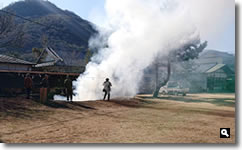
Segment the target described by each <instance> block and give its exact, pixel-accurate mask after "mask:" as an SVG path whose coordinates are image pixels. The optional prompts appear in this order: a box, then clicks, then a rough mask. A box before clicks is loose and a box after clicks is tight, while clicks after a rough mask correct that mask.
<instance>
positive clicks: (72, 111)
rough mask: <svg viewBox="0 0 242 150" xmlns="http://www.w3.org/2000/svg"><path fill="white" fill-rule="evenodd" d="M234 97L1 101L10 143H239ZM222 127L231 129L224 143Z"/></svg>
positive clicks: (2, 128)
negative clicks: (236, 134) (44, 102)
mask: <svg viewBox="0 0 242 150" xmlns="http://www.w3.org/2000/svg"><path fill="white" fill-rule="evenodd" d="M234 103H235V96H234V94H193V95H188V96H186V97H182V96H161V97H160V98H159V99H152V98H150V96H149V95H139V96H137V97H136V98H133V99H115V100H112V101H111V102H107V101H90V102H75V103H66V102H51V103H50V104H48V105H42V104H39V103H37V102H34V101H30V100H25V99H23V98H21V97H20V98H0V141H2V142H5V143H235V107H234ZM220 128H231V138H230V139H220V135H219V130H220Z"/></svg>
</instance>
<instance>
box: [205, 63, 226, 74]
mask: <svg viewBox="0 0 242 150" xmlns="http://www.w3.org/2000/svg"><path fill="white" fill-rule="evenodd" d="M224 66H225V64H217V65H216V66H214V67H212V68H211V69H209V70H208V71H207V73H211V72H214V71H217V70H219V69H220V68H222V67H224Z"/></svg>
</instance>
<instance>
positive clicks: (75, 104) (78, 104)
mask: <svg viewBox="0 0 242 150" xmlns="http://www.w3.org/2000/svg"><path fill="white" fill-rule="evenodd" d="M69 104H70V105H73V106H78V107H81V108H85V109H91V110H96V108H94V107H90V106H86V105H83V104H80V103H76V102H71V103H69Z"/></svg>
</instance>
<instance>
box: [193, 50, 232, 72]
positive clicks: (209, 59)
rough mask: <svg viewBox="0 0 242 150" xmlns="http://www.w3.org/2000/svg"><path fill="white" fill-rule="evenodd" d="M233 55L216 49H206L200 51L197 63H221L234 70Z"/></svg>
mask: <svg viewBox="0 0 242 150" xmlns="http://www.w3.org/2000/svg"><path fill="white" fill-rule="evenodd" d="M235 60H236V58H235V55H234V54H230V53H227V52H221V51H218V50H211V49H207V50H205V51H204V52H202V53H201V54H200V56H199V59H198V60H197V62H199V63H207V64H212V63H222V64H226V65H228V66H229V67H230V68H231V69H232V70H235V63H236V62H235Z"/></svg>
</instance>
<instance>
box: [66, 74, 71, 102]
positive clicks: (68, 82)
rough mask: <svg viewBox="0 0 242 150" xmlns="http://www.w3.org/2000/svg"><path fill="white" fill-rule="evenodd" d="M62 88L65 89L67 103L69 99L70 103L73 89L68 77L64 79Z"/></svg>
mask: <svg viewBox="0 0 242 150" xmlns="http://www.w3.org/2000/svg"><path fill="white" fill-rule="evenodd" d="M64 86H65V89H66V96H67V101H69V98H70V101H71V102H72V95H73V89H72V81H71V79H70V77H69V76H67V77H66V79H65V81H64Z"/></svg>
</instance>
